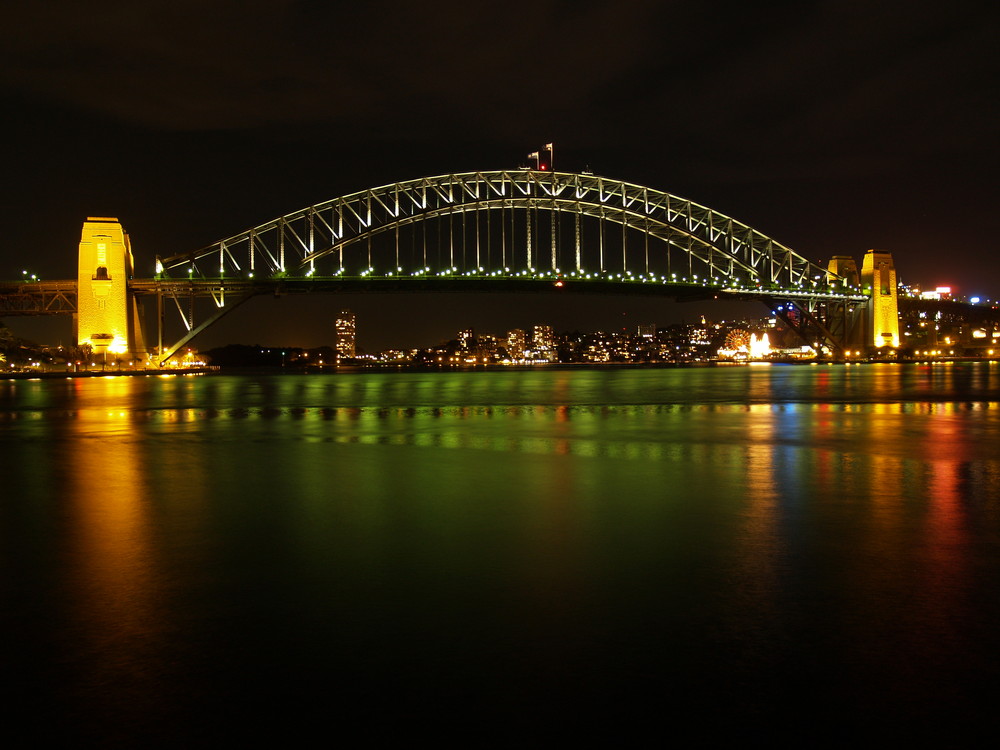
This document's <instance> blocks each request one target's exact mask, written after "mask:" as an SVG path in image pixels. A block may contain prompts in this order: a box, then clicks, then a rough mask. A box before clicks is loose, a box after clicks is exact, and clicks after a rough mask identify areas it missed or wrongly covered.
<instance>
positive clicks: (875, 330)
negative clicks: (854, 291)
mask: <svg viewBox="0 0 1000 750" xmlns="http://www.w3.org/2000/svg"><path fill="white" fill-rule="evenodd" d="M861 287H862V288H863V289H864V291H865V292H866V293H867V294H869V295H871V296H870V297H869V302H868V309H867V318H868V319H867V325H866V332H867V341H866V342H865V344H866V346H867V347H869V348H873V349H885V348H892V349H898V348H899V306H898V304H897V299H896V267H895V266H894V265H893V262H892V253H889V252H887V251H885V250H869V251H868V252H867V253H865V259H864V261H863V262H862V265H861Z"/></svg>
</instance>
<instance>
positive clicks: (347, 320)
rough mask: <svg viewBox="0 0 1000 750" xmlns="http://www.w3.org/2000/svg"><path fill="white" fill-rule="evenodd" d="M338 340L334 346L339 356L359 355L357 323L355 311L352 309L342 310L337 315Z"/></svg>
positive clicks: (350, 356)
mask: <svg viewBox="0 0 1000 750" xmlns="http://www.w3.org/2000/svg"><path fill="white" fill-rule="evenodd" d="M334 326H335V329H336V336H337V341H336V344H335V345H334V348H335V349H336V350H337V356H339V357H341V358H353V357H355V356H357V346H356V344H355V334H356V325H355V319H354V313H352V312H351V311H350V310H342V311H341V312H340V314H339V315H337V320H336V322H335V323H334Z"/></svg>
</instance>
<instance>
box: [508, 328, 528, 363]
mask: <svg viewBox="0 0 1000 750" xmlns="http://www.w3.org/2000/svg"><path fill="white" fill-rule="evenodd" d="M526 345H527V340H526V337H525V335H524V331H522V330H521V329H520V328H515V329H514V330H513V331H510V332H509V333H508V334H507V355H508V356H509V357H510V358H511V359H513V360H520V359H524V350H525V347H526Z"/></svg>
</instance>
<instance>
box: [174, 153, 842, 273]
mask: <svg viewBox="0 0 1000 750" xmlns="http://www.w3.org/2000/svg"><path fill="white" fill-rule="evenodd" d="M156 270H157V276H158V277H161V278H162V277H165V276H167V277H174V278H177V277H178V276H179V277H181V278H184V277H185V276H187V277H188V278H223V277H233V276H237V277H242V278H250V277H252V278H261V277H264V278H273V277H283V276H292V277H301V276H317V277H332V276H341V277H359V276H368V277H386V276H394V275H410V276H421V275H428V274H430V275H438V276H441V275H450V276H455V275H463V276H485V275H490V276H494V277H496V276H501V277H504V276H505V277H517V276H520V277H523V276H525V275H539V274H541V275H550V276H551V275H558V276H567V277H579V278H589V279H614V278H626V279H635V280H642V281H660V282H667V283H671V282H681V283H683V282H687V283H698V284H699V285H707V286H718V287H719V288H727V287H729V288H733V287H736V286H739V287H746V288H754V287H757V288H760V287H767V288H786V289H787V288H796V287H798V288H801V287H804V286H811V287H814V286H816V285H817V284H819V283H825V281H824V280H825V279H826V271H825V269H823V268H821V267H819V266H817V265H816V264H814V263H811V262H810V261H808V260H807V259H806V258H804V257H802V256H801V255H799V254H797V253H795V252H794V251H792V250H791V249H790V248H788V247H786V246H784V245H782V244H780V243H778V242H777V241H775V240H773V239H771V238H770V237H767V236H766V235H764V234H763V233H761V232H759V231H757V230H755V229H753V228H751V227H749V226H747V225H746V224H743V223H741V222H739V221H736V220H735V219H732V218H730V217H728V216H725V215H724V214H721V213H719V212H718V211H715V210H713V209H710V208H708V207H706V206H702V205H699V204H697V203H695V202H693V201H690V200H688V199H685V198H680V197H678V196H675V195H671V194H670V193H666V192H663V191H660V190H655V189H653V188H649V187H644V186H641V185H635V184H631V183H627V182H621V181H619V180H612V179H608V178H606V177H601V176H596V175H592V174H575V173H564V172H548V171H542V170H526V169H521V170H501V171H493V172H468V173H462V174H448V175H440V176H437V177H423V178H420V179H416V180H409V181H405V182H397V183H393V184H390V185H384V186H382V187H378V188H373V189H369V190H363V191H360V192H357V193H353V194H351V195H345V196H341V197H338V198H334V199H332V200H329V201H325V202H323V203H318V204H315V205H312V206H308V207H306V208H303V209H301V210H298V211H295V212H293V213H290V214H287V215H284V216H281V217H278V218H276V219H273V220H271V221H269V222H266V223H264V224H261V225H259V226H256V227H253V228H251V229H248V230H246V231H244V232H241V233H239V234H235V235H232V236H230V237H227V238H225V239H223V240H220V241H219V242H216V243H214V244H212V245H209V246H207V247H204V248H202V249H200V250H198V251H196V252H194V253H181V254H177V255H173V256H171V257H168V258H164V259H157V269H156Z"/></svg>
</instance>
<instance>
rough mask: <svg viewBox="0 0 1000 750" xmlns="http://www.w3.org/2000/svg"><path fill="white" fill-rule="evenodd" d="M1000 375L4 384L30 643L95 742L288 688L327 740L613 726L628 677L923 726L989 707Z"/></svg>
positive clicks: (720, 373) (787, 372)
mask: <svg viewBox="0 0 1000 750" xmlns="http://www.w3.org/2000/svg"><path fill="white" fill-rule="evenodd" d="M997 383H998V371H997V369H996V368H993V367H988V366H983V367H972V368H965V367H960V366H955V367H951V368H938V367H919V366H915V367H909V366H906V367H904V366H886V367H880V366H875V367H850V368H843V367H823V368H814V367H799V368H781V367H771V368H718V369H706V370H698V371H696V370H582V369H581V370H566V371H560V370H551V371H544V370H540V371H527V372H468V373H460V372H455V373H449V372H444V373H399V374H389V375H385V374H379V373H370V374H356V375H354V374H352V375H337V376H316V377H313V376H309V377H301V376H300V377H256V376H254V377H229V376H223V377H207V378H171V379H152V378H150V379H145V378H134V379H133V378H130V379H124V378H123V379H119V380H79V381H53V382H40V383H23V382H19V383H15V384H10V383H6V382H5V383H0V448H2V451H0V456H2V460H3V461H4V465H3V469H4V474H5V478H6V480H7V485H8V487H9V488H10V491H8V492H7V493H6V494H5V495H4V500H3V502H2V503H0V534H3V535H4V536H3V540H2V541H3V545H2V547H0V548H2V549H3V550H4V554H5V556H4V557H3V558H0V564H2V565H4V566H5V568H6V569H5V570H3V571H2V572H3V573H4V576H0V580H5V581H10V582H12V583H9V584H6V585H7V587H8V589H7V590H12V591H14V593H15V594H16V596H14V597H13V600H15V601H18V602H21V604H20V605H19V609H16V610H11V609H8V612H10V611H17V612H18V614H17V616H16V617H17V618H18V619H16V621H14V624H13V625H12V633H13V636H14V638H13V640H14V641H16V642H19V643H26V644H28V645H27V647H26V648H27V650H28V651H29V652H30V653H31V654H32V657H31V659H28V660H27V663H28V664H32V663H37V664H41V665H42V666H43V667H44V668H41V669H39V670H37V671H38V673H39V674H40V675H44V683H45V684H47V685H60V686H63V687H60V688H58V692H59V695H60V696H62V700H63V702H64V703H68V704H72V705H73V706H74V707H75V710H76V713H77V715H80V714H85V715H87V716H90V717H91V719H90V721H91V723H92V724H93V726H94V727H95V728H94V729H93V732H92V736H94V737H99V738H100V737H104V736H106V731H107V729H106V726H105V725H107V724H112V723H113V724H115V725H116V726H121V727H123V729H122V730H121V736H122V737H129V736H131V737H132V738H134V737H138V736H141V732H140V731H138V729H139V728H141V727H145V728H146V729H148V728H149V725H150V724H155V725H157V726H156V728H157V729H158V730H163V727H164V726H167V725H168V724H169V725H170V726H174V727H178V729H177V730H176V734H175V737H176V738H177V739H178V740H190V739H191V738H192V737H193V736H196V733H195V731H194V730H193V729H192V727H193V726H194V725H195V724H196V723H197V722H195V721H194V719H192V717H197V718H198V721H199V722H201V724H199V726H211V725H212V722H213V721H215V720H216V718H217V717H218V716H228V717H229V718H230V719H232V717H234V716H238V715H241V712H244V713H245V706H244V703H246V704H250V705H252V706H253V708H254V713H255V714H256V713H260V714H261V715H264V714H266V707H267V706H268V705H277V704H278V703H279V702H280V701H281V700H284V698H285V695H284V694H285V693H286V692H288V693H291V694H292V695H293V697H294V698H295V700H296V701H297V704H298V705H301V706H305V707H306V708H303V709H302V711H301V714H300V715H301V717H302V719H303V721H305V722H306V723H309V722H312V723H313V724H316V725H322V724H323V723H324V722H325V723H327V724H328V723H329V721H330V714H329V711H330V708H329V707H330V706H331V705H335V706H342V707H343V710H342V711H341V712H340V713H338V714H337V715H336V717H335V718H336V720H337V721H338V722H341V723H344V722H346V723H350V722H351V720H352V716H355V715H356V716H363V717H370V716H371V715H372V714H373V713H374V712H375V711H376V709H374V708H371V706H377V707H378V711H379V712H380V715H385V714H387V713H393V712H397V718H398V717H402V718H398V721H399V722H401V724H403V725H406V726H413V725H414V724H413V722H419V721H422V720H424V719H423V718H422V717H428V716H438V717H440V713H436V712H440V710H441V709H440V706H447V707H448V710H449V712H450V713H451V715H452V717H454V716H455V715H457V714H458V713H460V712H461V711H466V712H467V714H468V715H469V716H479V717H480V718H482V717H486V718H487V719H489V720H490V725H491V726H508V725H510V726H513V727H516V728H517V729H519V730H523V729H525V728H526V727H525V724H524V723H523V721H522V722H521V723H520V724H518V723H517V720H514V719H510V718H509V717H511V716H514V717H516V716H523V715H524V713H523V712H519V711H518V710H517V709H518V706H523V705H532V706H536V707H539V710H540V711H543V710H544V711H547V712H548V713H550V714H551V713H558V711H561V710H569V708H572V711H573V715H574V716H581V715H584V716H599V715H603V714H601V711H602V710H606V709H607V706H606V705H605V704H604V703H602V701H604V700H605V696H606V695H607V694H608V691H609V690H610V691H614V692H615V693H616V694H617V695H621V696H623V697H625V698H627V699H628V700H629V701H631V702H632V703H633V704H634V705H635V706H636V707H637V712H636V713H637V715H638V714H643V715H647V716H655V717H658V718H659V717H662V716H663V712H664V711H669V710H672V709H670V708H669V707H672V706H673V707H678V708H677V710H676V711H675V712H674V713H673V714H671V715H670V717H669V718H670V720H671V721H673V722H681V723H684V721H685V714H686V713H690V714H691V715H696V714H697V712H698V710H699V709H698V707H699V706H704V705H708V706H712V707H713V710H714V709H716V708H717V707H718V706H719V705H725V706H726V707H727V710H728V711H729V713H728V714H727V715H729V716H732V717H734V720H735V719H736V718H740V719H744V720H752V721H757V720H759V719H760V717H770V718H771V719H773V720H774V721H785V714H784V711H783V708H782V707H784V706H787V705H788V701H789V700H791V699H793V698H795V697H796V696H797V695H799V694H801V693H803V692H806V691H808V693H809V694H810V695H812V696H815V700H814V701H813V705H814V706H819V707H821V708H816V709H815V710H813V711H811V712H808V711H807V712H806V714H803V716H804V717H805V718H804V720H803V722H804V724H803V725H804V726H815V725H818V724H816V722H820V723H821V725H822V726H825V727H830V726H838V725H840V724H838V722H840V723H842V717H843V716H859V717H864V718H868V719H872V720H873V721H875V722H878V721H879V715H878V714H877V712H876V711H881V712H882V715H883V716H884V715H889V714H892V715H904V716H906V717H907V719H908V721H910V722H911V723H912V724H913V725H914V726H916V725H919V724H920V722H921V721H922V718H921V717H922V715H923V714H922V712H921V711H920V710H918V709H917V708H915V707H919V706H927V705H931V704H932V703H933V699H935V698H940V699H941V700H942V701H944V704H946V705H947V706H950V707H952V708H954V707H955V706H958V705H976V704H975V700H976V699H975V693H974V690H973V680H971V679H969V675H970V674H973V672H974V671H975V669H977V667H976V665H977V664H993V663H995V661H996V660H995V659H994V657H996V656H1000V647H998V644H997V641H996V637H995V636H992V635H990V634H991V633H992V630H993V625H994V624H995V619H996V617H997V616H1000V612H998V611H997V610H998V604H997V603H996V597H995V591H996V588H997V586H998V585H1000V565H998V563H997V561H996V558H995V545H996V543H997V542H998V540H1000V511H998V507H997V504H996V497H995V489H994V488H995V486H996V482H997V480H998V479H1000V458H998V457H997V456H996V453H995V448H994V446H995V445H997V444H1000V417H998V415H1000V403H998V402H1000V399H998V398H997ZM941 394H947V396H948V398H944V397H942V396H941ZM53 623H57V625H54V624H53ZM39 633H43V635H39ZM978 668H979V669H982V667H978ZM39 680H42V678H41V677H40V678H39ZM639 683H643V684H644V685H645V686H646V687H644V688H643V689H642V690H640V689H639V688H638V687H636V686H637V685H638V684H639ZM648 685H653V687H652V688H649V687H648ZM677 686H681V687H677ZM50 690H51V688H50ZM387 694H388V695H391V696H392V701H391V705H389V704H387V703H386V702H385V701H384V700H382V701H381V702H380V701H379V699H378V697H379V696H384V695H387ZM225 696H237V698H236V699H234V700H236V701H237V702H240V706H241V707H240V708H239V709H235V708H233V707H232V706H228V705H227V703H226V700H227V699H226V697H225ZM511 696H514V697H511ZM368 701H372V703H371V706H370V705H369V703H368ZM665 707H667V708H665ZM456 709H457V710H456ZM366 711H367V712H368V713H366ZM824 712H825V713H824ZM965 715H966V716H968V713H966V714H965ZM501 716H502V717H503V721H502V722H501V721H499V720H498V717H501ZM632 718H635V717H632ZM805 719H808V721H805ZM512 721H513V722H514V723H513V724H510V722H512ZM700 721H701V724H700V725H701V726H702V727H704V726H707V725H708V724H707V723H705V721H704V716H701V717H700ZM860 722H861V719H859V720H858V725H857V726H860V725H861V724H860ZM710 723H711V722H710ZM765 723H766V722H765ZM625 725H626V724H623V723H621V722H619V723H617V724H616V725H615V726H617V727H620V726H625ZM712 725H713V726H714V724H712ZM782 726H783V724H782ZM129 727H131V728H132V730H136V731H135V732H133V733H132V734H131V735H130V734H129V733H130V731H132V730H130V729H129ZM171 731H173V730H171ZM743 731H745V727H744V729H743ZM522 736H527V735H523V734H522Z"/></svg>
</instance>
